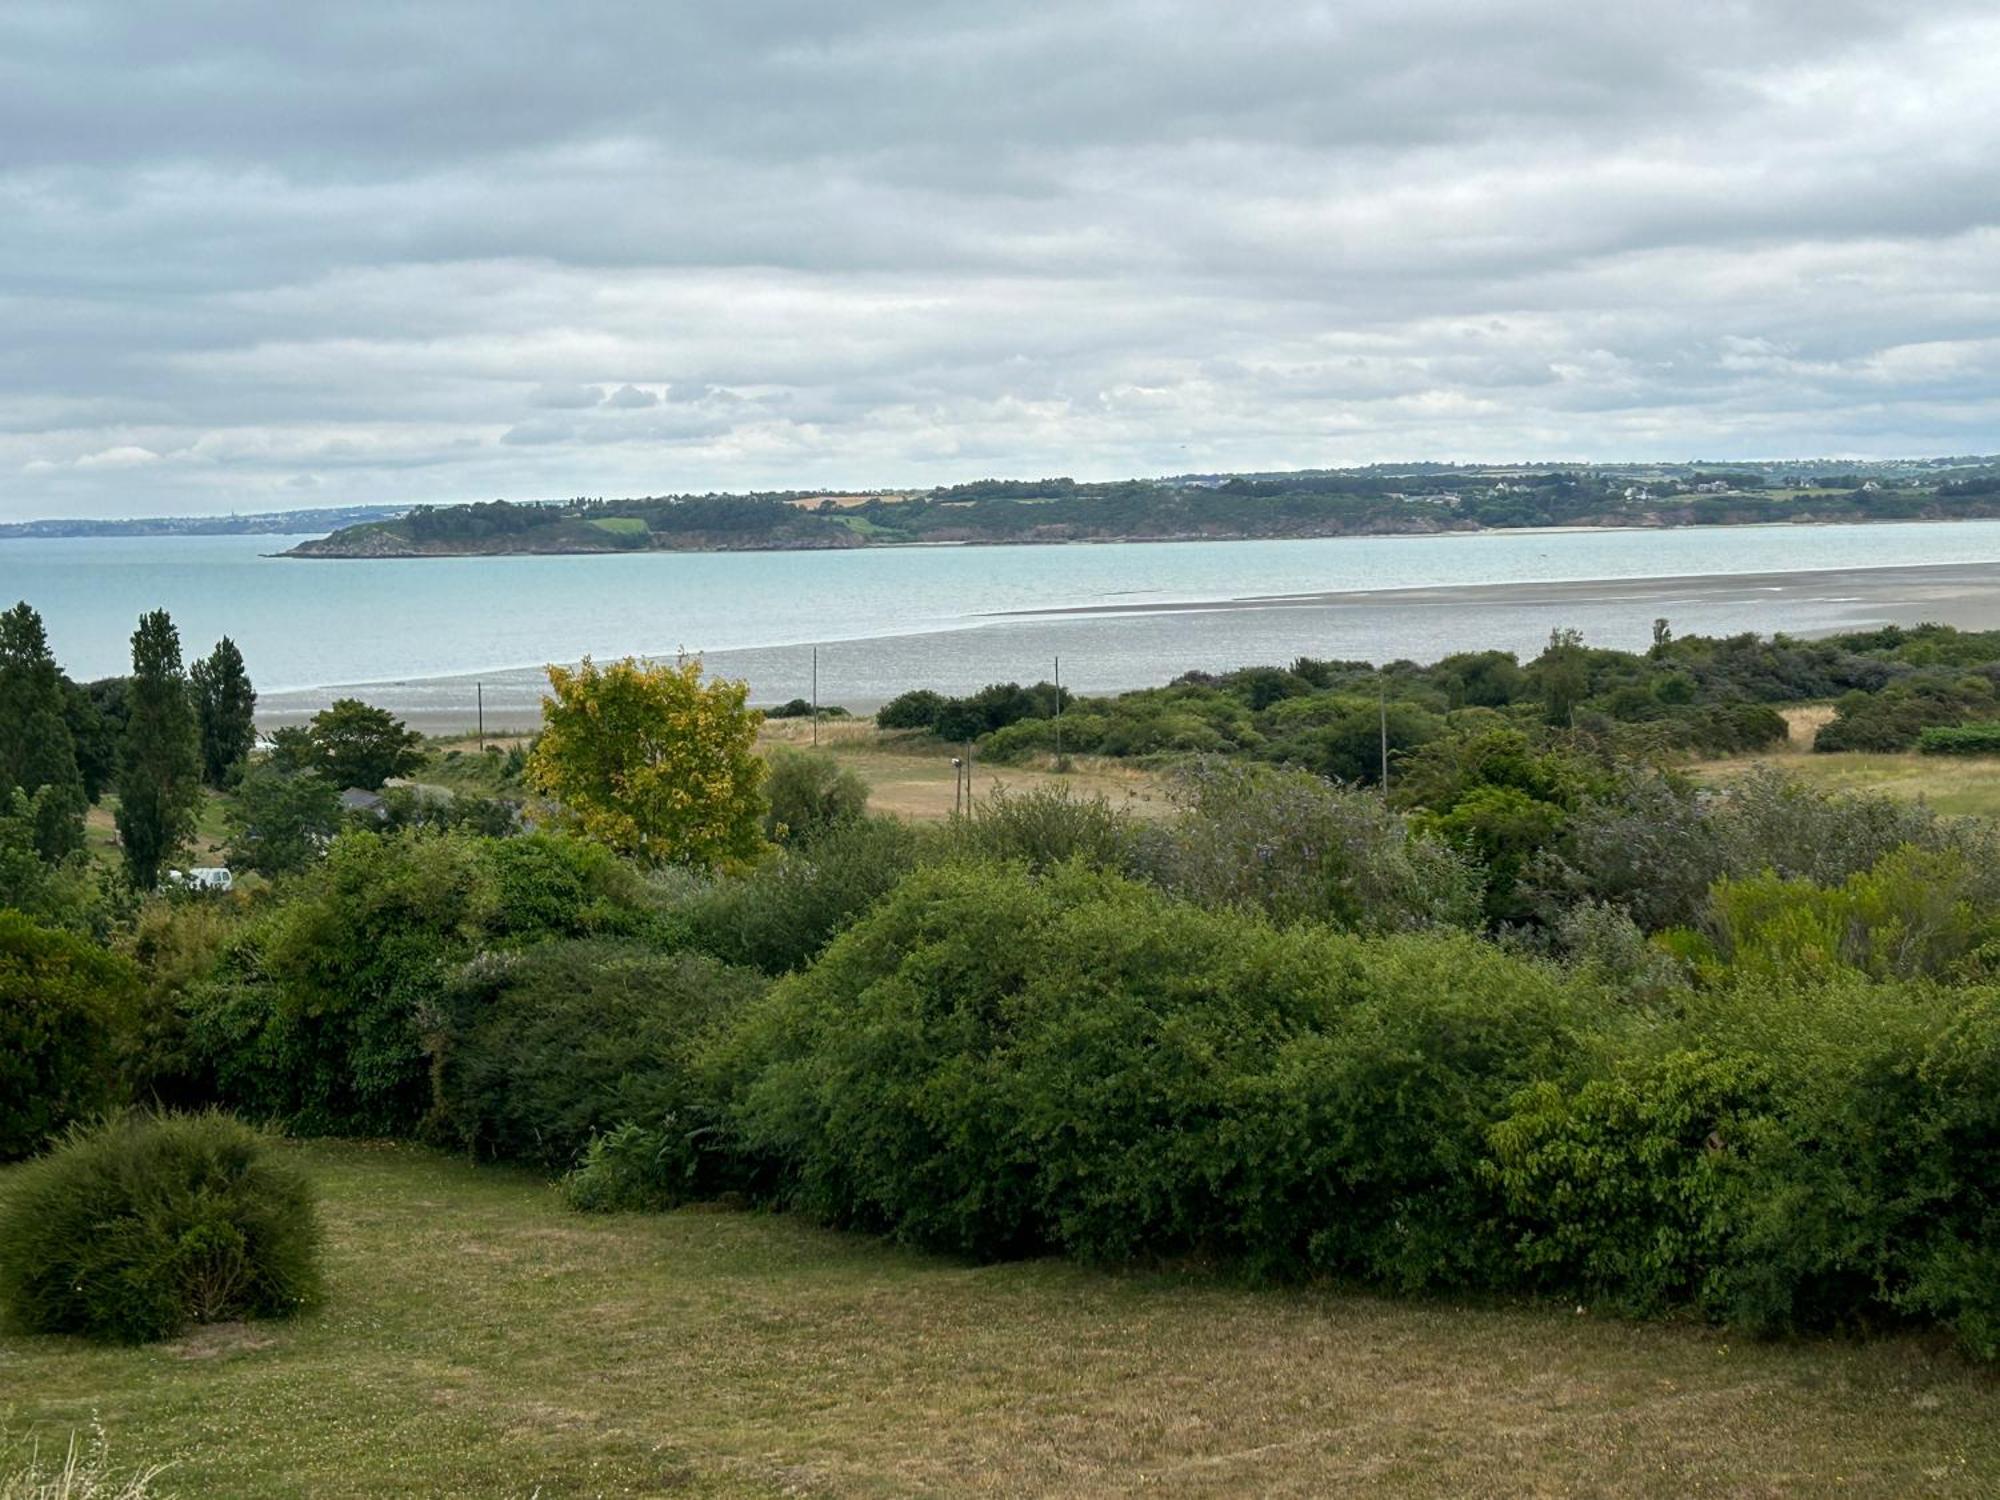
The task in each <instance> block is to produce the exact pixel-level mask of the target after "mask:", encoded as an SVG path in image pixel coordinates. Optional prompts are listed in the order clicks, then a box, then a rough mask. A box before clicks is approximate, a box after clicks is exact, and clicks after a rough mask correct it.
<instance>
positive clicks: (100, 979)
mask: <svg viewBox="0 0 2000 1500" xmlns="http://www.w3.org/2000/svg"><path fill="white" fill-rule="evenodd" d="M133 988H134V985H133V975H132V972H131V969H130V967H129V966H128V965H127V964H125V963H124V962H122V961H121V960H119V959H117V958H114V957H112V956H111V955H110V954H107V953H105V952H104V951H103V950H102V949H100V948H98V947H96V946H95V945H94V944H91V943H89V942H86V941H85V940H84V939H82V938H80V937H78V936H76V935H75V934H73V933H68V932H60V931H56V930H55V929H52V928H47V927H41V926H37V925H36V924H35V923H33V922H31V921H29V920H28V919H27V918H26V917H24V916H22V915H21V914H20V913H19V912H12V911H4V910H0V1161H14V1160H16V1159H18V1158H20V1157H23V1156H28V1155H30V1154H32V1153H33V1152H35V1151H38V1150H40V1149H41V1147H42V1146H43V1145H44V1144H45V1143H46V1142H47V1141H48V1140H49V1139H50V1138H52V1137H53V1136H55V1135H56V1134H57V1133H59V1132H60V1131H61V1130H62V1129H63V1128H64V1127H65V1126H67V1125H68V1124H69V1123H70V1122H72V1121H75V1120H82V1119H88V1118H89V1117H90V1116H92V1115H95V1114H97V1113H99V1112H100V1111H101V1110H103V1109H104V1108H105V1107H106V1106H107V1105H108V1104H110V1103H111V1102H112V1100H113V1098H114V1096H115V1094H116V1092H117V1089H118V1071H119V1061H120V1055H119V1054H120V1043H121V1040H122V1033H123V1031H124V1030H125V1023H126V1022H127V1020H128V1017H129V1007H130V1002H131V996H132V991H133Z"/></svg>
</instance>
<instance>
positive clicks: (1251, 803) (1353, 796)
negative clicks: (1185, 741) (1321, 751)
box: [1138, 761, 1481, 932]
mask: <svg viewBox="0 0 2000 1500" xmlns="http://www.w3.org/2000/svg"><path fill="white" fill-rule="evenodd" d="M1175 797H1176V800H1177V801H1178V803H1179V804H1180V806H1181V809H1182V815H1181V817H1180V818H1179V819H1178V820H1176V821H1175V822H1173V823H1171V824H1165V825H1161V826H1157V827H1154V828H1151V829H1146V830H1143V831H1142V833H1141V836H1140V837H1141V842H1140V853H1139V856H1138V859H1139V864H1140V868H1141V869H1142V870H1143V871H1144V873H1145V874H1146V875H1147V876H1148V878H1150V879H1152V880H1153V881H1154V882H1155V883H1156V884H1158V885H1160V886H1163V887H1164V888H1166V889H1167V890H1170V891H1172V892H1174V893H1175V894H1177V895H1179V896H1183V897H1185V898H1186V899H1188V900H1189V901H1192V902H1193V903H1194V904H1196V905H1197V906H1203V907H1208V908H1211V909H1213V908H1221V907H1246V908H1250V909H1253V910H1257V911H1261V912H1263V913H1265V914H1267V915H1269V916H1270V917H1272V918H1274V919H1276V920H1277V921H1280V922H1301V921H1307V922H1328V923H1331V924H1333V925H1335V926H1339V927H1349V928H1354V929H1357V930H1360V931H1364V932H1400V931H1413V930H1417V929H1420V928H1425V927H1440V926H1468V927H1469V926H1474V925H1476V924H1477V923H1478V921H1479V915H1480V889H1481V882H1480V877H1479V875H1478V873H1477V872H1476V870H1475V869H1474V868H1473V866H1472V865H1471V864H1470V863H1469V862H1468V861H1467V860H1465V859H1464V858H1463V857H1461V856H1460V855H1459V854H1458V853H1457V852H1456V851H1455V850H1453V849H1451V848H1450V847H1448V846H1447V845H1445V844H1443V843H1441V842H1439V841H1438V840H1436V839H1433V838H1429V837H1426V836H1424V835H1421V834H1415V833H1413V832H1412V831H1411V830H1410V828H1409V826H1408V825H1407V824H1406V823H1405V822H1404V820H1403V818H1402V817H1401V816H1399V815H1398V814H1396V813H1395V812H1392V811H1391V810H1390V809H1389V808H1387V807H1385V806H1384V805H1383V803H1382V799H1381V797H1380V796H1377V795H1373V794H1370V793H1367V792H1360V791H1355V790H1352V789H1349V788H1344V787H1339V786H1336V785H1334V784H1333V783H1332V782H1329V781H1326V780H1323V779H1322V778H1320V777H1317V776H1314V775H1312V774H1310V773H1308V772H1304V771H1276V770H1271V769H1268V768H1264V767H1258V766H1246V765H1242V764H1239V763H1232V762H1225V761H1213V762H1207V763H1204V764H1202V765H1200V766H1197V767H1195V768H1194V769H1192V770H1191V771H1189V772H1188V773H1187V774H1186V775H1185V776H1184V777H1183V779H1182V780H1181V782H1180V783H1179V785H1178V786H1177V787H1176V789H1175Z"/></svg>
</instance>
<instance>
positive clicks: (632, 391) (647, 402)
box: [604, 385, 660, 411]
mask: <svg viewBox="0 0 2000 1500" xmlns="http://www.w3.org/2000/svg"><path fill="white" fill-rule="evenodd" d="M604 404H605V405H606V406H610V407H615V408H617V409H618V410H620V411H637V410H639V409H641V408H643V407H648V406H658V405H659V404H660V398H659V396H657V395H656V394H655V393H653V392H652V391H642V390H640V389H639V387H637V386H636V385H621V386H619V387H618V389H617V390H615V391H613V392H612V393H611V394H610V395H608V396H606V397H605V398H604Z"/></svg>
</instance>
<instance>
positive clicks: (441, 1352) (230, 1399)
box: [0, 1144, 2000, 1500]
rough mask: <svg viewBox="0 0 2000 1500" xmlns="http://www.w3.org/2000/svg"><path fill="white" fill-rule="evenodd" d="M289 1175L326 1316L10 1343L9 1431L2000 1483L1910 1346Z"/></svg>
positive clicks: (597, 1488)
mask: <svg viewBox="0 0 2000 1500" xmlns="http://www.w3.org/2000/svg"><path fill="white" fill-rule="evenodd" d="M296 1149H297V1150H298V1151H299V1153H300V1156H301V1158H302V1160H303V1161H304V1162H305V1163H306V1165H307V1166H308V1167H309V1168H310V1169H311V1170H312V1172H313V1174H314V1176H315V1177H316V1178H317V1180H318V1181H319V1183H320V1185H321V1188H322V1191H323V1194H324V1212H325V1218H326V1223H327V1229H328V1234H329V1245H328V1251H329V1259H330V1265H329V1273H330V1274H329V1282H330V1293H329V1297H328V1302H327V1305H326V1307H325V1308H324V1309H323V1310H322V1311H320V1312H319V1313H316V1314H314V1315H312V1316H310V1317H308V1318H306V1319H304V1320H302V1321H300V1322H298V1323H296V1324H288V1325H282V1326H281V1325H271V1326H270V1327H269V1328H268V1329H267V1330H264V1332H268V1334H269V1335H270V1341H269V1343H268V1344H265V1345H261V1346H259V1347H254V1348H245V1349H239V1350H234V1351H232V1352H231V1354H230V1356H229V1357H227V1358H210V1359H199V1360H189V1359H188V1358H186V1357H185V1355H184V1353H183V1352H182V1351H181V1350H180V1349H179V1348H177V1347H161V1348H154V1349H139V1350H107V1349H100V1348H95V1347H91V1346H88V1345H83V1344H78V1343H75V1342H72V1341H69V1340H62V1339H8V1340H4V1341H0V1426H4V1427H6V1428H7V1429H8V1430H11V1431H14V1432H21V1431H24V1430H27V1429H29V1428H31V1427H32V1428H35V1429H37V1430H41V1431H67V1430H69V1429H71V1428H76V1427H83V1426H87V1425H88V1423H89V1421H90V1417H91V1414H92V1413H93V1412H96V1413H100V1414H101V1415H102V1418H103V1421H104V1424H105V1426H106V1427H107V1428H108V1429H109V1431H110V1432H111V1434H112V1437H113V1441H114V1443H115V1444H116V1446H117V1448H118V1450H119V1451H120V1453H122V1454H126V1455H130V1456H132V1457H133V1458H134V1459H135V1460H137V1459H143V1460H145V1461H147V1462H167V1461H170V1460H171V1461H173V1463H174V1468H173V1469H172V1470H171V1471H170V1474H171V1478H172V1480H173V1484H172V1486H171V1488H172V1490H173V1491H174V1492H175V1493H179V1494H183V1495H211V1494H213V1495H223V1494H226V1495H231V1496H250V1497H254V1496H264V1495H293V1494H339V1495H343V1496H372V1495H406V1494H480V1495H486V1494H493V1495H520V1496H526V1495H529V1494H531V1493H535V1492H536V1491H537V1490H538V1489H539V1492H540V1494H541V1495H543V1496H544V1497H548V1500H554V1497H557V1496H569V1495H605V1496H624V1495H653V1494H660V1493H678V1494H700V1495H782V1494H809V1495H915V1494H973V1495H980V1494H989V1495H1038V1494H1062V1495H1123V1494H1135V1493H1142V1492H1143V1493H1149V1494H1166V1495H1195V1496H1224V1495H1244V1494H1258V1495H1279V1496H1285V1495H1297V1496H1305V1495H1325V1494H1348V1495H1396V1496H1454V1497H1456V1496H1465V1495H1501V1494H1505V1495H1552V1496H1553V1495H1582V1494H1588V1495H1601V1496H1660V1497H1668V1496H1672V1497H1680V1496H1688V1495H1716V1496H1737V1495H1813V1494H1836V1493H1837V1494H1841V1495H1864V1496H1877V1495H1879V1496H1902V1495H1910V1494H1919V1493H1921V1494H1926V1495H1945V1496H1959V1495H1963V1496H1981V1495H1989V1494H1992V1493H1995V1491H1996V1489H2000V1382H1996V1380H1995V1379H1994V1378H1993V1377H1992V1376H1990V1375H1985V1374H1981V1373H1978V1372H1975V1371H1972V1370H1970V1369H1968V1368H1967V1367H1966V1366H1964V1365H1963V1364H1962V1363H1960V1362H1959V1361H1957V1360H1956V1359H1955V1358H1953V1357H1951V1356H1948V1355H1945V1354H1942V1353H1939V1352H1935V1351H1934V1350H1932V1349H1931V1348H1930V1347H1928V1346H1925V1345H1920V1344H1917V1343H1912V1342H1883V1343H1875V1344H1867V1345H1862V1344H1848V1343H1811V1344H1805V1343H1788V1344H1739V1343H1737V1342H1735V1341H1733V1340H1731V1339H1728V1338H1725V1337H1722V1336H1719V1335H1718V1334H1716V1333H1715V1332H1713V1331H1711V1330H1706V1329H1701V1328H1692V1327H1662V1326H1646V1325H1634V1324H1625V1323H1618V1322H1612V1321H1608V1320H1600V1319H1598V1318H1595V1317H1591V1316H1578V1315H1577V1314H1576V1312H1575V1311H1574V1310H1572V1309H1547V1308H1532V1307H1510V1306H1500V1305H1477V1306H1475V1305H1461V1304H1449V1303H1422V1302H1403V1303H1398V1302H1391V1301H1386V1300H1382V1299H1378V1298H1375V1297H1368V1296H1351V1295H1339V1294H1335V1293H1331V1292H1325V1291H1280V1292H1255V1291H1246V1290H1241V1289H1237V1288H1233V1287H1229V1286H1226V1285H1222V1284H1219V1283H1217V1282H1215V1281H1212V1280H1207V1279H1202V1278H1177V1277H1171V1276H1164V1275H1125V1276H1112V1275H1104V1274H1099V1273H1094V1272H1090V1271H1086V1270H1082V1269H1079V1268H1077V1267H1074V1266H1071V1265H1067V1264H1062V1263H1057V1262H1046V1261H1044V1262H1031V1263H1024V1264H1013V1265H1003V1266H989V1267H978V1266H968V1265H963V1264H959V1263H955V1262H951V1261H946V1260H939V1259H935V1258H930V1257H924V1256H919V1255H915V1254H911V1253H909V1252H906V1251H901V1250H897V1249H894V1248H892V1247H889V1246H885V1245H883V1244H880V1243H878V1242H876V1241H873V1240H869V1239H865V1238H860V1237H856V1236H845V1235H837V1234H833V1233H829V1232H826V1231H822V1230H818V1229H815V1228H813V1227H811V1226H809V1225H806V1224H802V1223H799V1222H797V1221H794V1220H791V1219H787V1218H774V1217H766V1216H758V1215H748V1214H722V1213H681V1214H670V1215H663V1216H657V1217H649V1216H618V1217H609V1218H578V1217H573V1216H570V1215H568V1214H566V1213H564V1211H563V1210H562V1209H561V1208H560V1207H559V1206H558V1204H557V1203H556V1201H555V1198H554V1195H553V1194H552V1193H551V1192H550V1191H549V1190H548V1189H547V1188H546V1187H545V1186H543V1185H542V1184H540V1183H538V1182H536V1181H535V1180H533V1179H532V1178H530V1177H528V1176H526V1175H523V1174H518V1173H513V1172H508V1171H501V1170H492V1169H474V1168H471V1167H469V1166H466V1165H465V1164H463V1163H461V1162H457V1161H452V1160H447V1159H445V1158H442V1157H438V1156H435V1155H432V1154H429V1153H426V1152H421V1151H416V1150H410V1149H404V1148H385V1147H368V1146H357V1145H331V1144H315V1145H309V1146H301V1147H298V1148H296ZM6 1180H7V1179H6V1176H5V1174H0V1192H4V1191H5V1190H6Z"/></svg>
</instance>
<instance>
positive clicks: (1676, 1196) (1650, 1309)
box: [1490, 1050, 1769, 1314]
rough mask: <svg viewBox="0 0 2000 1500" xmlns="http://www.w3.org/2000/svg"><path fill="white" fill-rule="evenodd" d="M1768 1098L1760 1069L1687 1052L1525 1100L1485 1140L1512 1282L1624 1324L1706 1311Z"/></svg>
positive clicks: (1543, 1088)
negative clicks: (1607, 1310) (1501, 1202)
mask: <svg viewBox="0 0 2000 1500" xmlns="http://www.w3.org/2000/svg"><path fill="white" fill-rule="evenodd" d="M1768 1094H1769V1085H1768V1071H1767V1069H1766V1068H1765V1067H1764V1066H1763V1065H1761V1064H1759V1063H1757V1062H1755V1061H1753V1060H1751V1059H1749V1058H1743V1057H1717V1056H1714V1055H1711V1054H1709V1053H1706V1052H1702V1051H1698V1050H1685V1051H1675V1052H1670V1053H1668V1054H1666V1055H1665V1056H1663V1057H1660V1058H1657V1059H1646V1060H1639V1059H1631V1060H1626V1061H1622V1062H1621V1063H1620V1064H1619V1065H1618V1066H1617V1067H1616V1069H1615V1070H1614V1071H1613V1072H1612V1073H1611V1075H1610V1076H1608V1077H1603V1078H1594V1079H1591V1080H1590V1081H1588V1082H1587V1083H1585V1084H1583V1085H1582V1086H1581V1087H1580V1088H1577V1089H1574V1090H1566V1089H1564V1088H1563V1087H1561V1086H1560V1085H1558V1084H1556V1083H1554V1082H1550V1081H1542V1082H1538V1083H1536V1084H1534V1085H1533V1086H1532V1087H1530V1088H1529V1089H1527V1090H1524V1091H1523V1092H1522V1094H1521V1095H1520V1096H1519V1097H1518V1098H1517V1099H1516V1100H1515V1102H1514V1108H1513V1111H1512V1113H1511V1114H1510V1115H1509V1116H1508V1117H1507V1118H1506V1119H1505V1120H1503V1121H1501V1122H1500V1123H1499V1124H1497V1125H1495V1126H1494V1127H1493V1129H1492V1131H1491V1132H1490V1136H1491V1140H1492V1145H1493V1156H1494V1166H1493V1171H1494V1176H1495V1178H1496V1180H1497V1181H1498V1183H1499V1184H1500V1187H1501V1190H1502V1192H1503V1193H1504V1195H1505V1199H1506V1212H1507V1214H1508V1215H1509V1217H1510V1219H1511V1232H1512V1233H1513V1234H1514V1236H1515V1250H1516V1253H1517V1254H1518V1256H1519V1260H1520V1264H1521V1266H1522V1267H1523V1269H1524V1270H1525V1271H1526V1272H1527V1273H1528V1274H1529V1275H1531V1276H1532V1277H1533V1278H1535V1279H1536V1280H1537V1281H1538V1282H1539V1283H1541V1284H1542V1285H1544V1286H1546V1287H1549V1288H1552V1289H1557V1290H1561V1291H1565V1292H1576V1293H1579V1294H1581V1295H1583V1296H1586V1297H1588V1298H1589V1299H1590V1300H1591V1301H1592V1302H1593V1303H1601V1302H1609V1303H1611V1304H1613V1305H1615V1306H1617V1307H1619V1308H1621V1309H1623V1310H1624V1311H1627V1312H1632V1313H1639V1314H1657V1313H1661V1312H1664V1311H1666V1310H1668V1309H1669V1308H1672V1307H1676V1306H1687V1305H1690V1304H1694V1305H1701V1304H1703V1303H1706V1302H1709V1301H1711V1300H1712V1299H1713V1297H1714V1296H1715V1294H1716V1290H1717V1289H1716V1287H1715V1286H1714V1285H1713V1284H1712V1283H1711V1282H1710V1279H1709V1278H1710V1276H1711V1274H1712V1271H1713V1268H1714V1267H1716V1266H1717V1264H1718V1263H1719V1262H1720V1261H1721V1260H1722V1258H1723V1257H1724V1256H1725V1255H1726V1254H1728V1253H1730V1251H1731V1250H1732V1249H1733V1248H1734V1247H1733V1244H1732V1239H1733V1233H1734V1230H1733V1225H1734V1223H1735V1220H1736V1218H1737V1216H1738V1215H1739V1214H1740V1212H1741V1197H1742V1193H1741V1177H1742V1159H1741V1153H1742V1150H1743V1144H1744V1140H1745V1134H1746V1130H1747V1129H1749V1128H1750V1126H1749V1124H1748V1122H1749V1121H1750V1120H1752V1119H1754V1118H1755V1117H1756V1116H1757V1115H1758V1114H1759V1113H1761V1112H1762V1111H1763V1110H1764V1109H1766V1108H1767V1107H1768V1104H1767V1098H1768Z"/></svg>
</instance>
